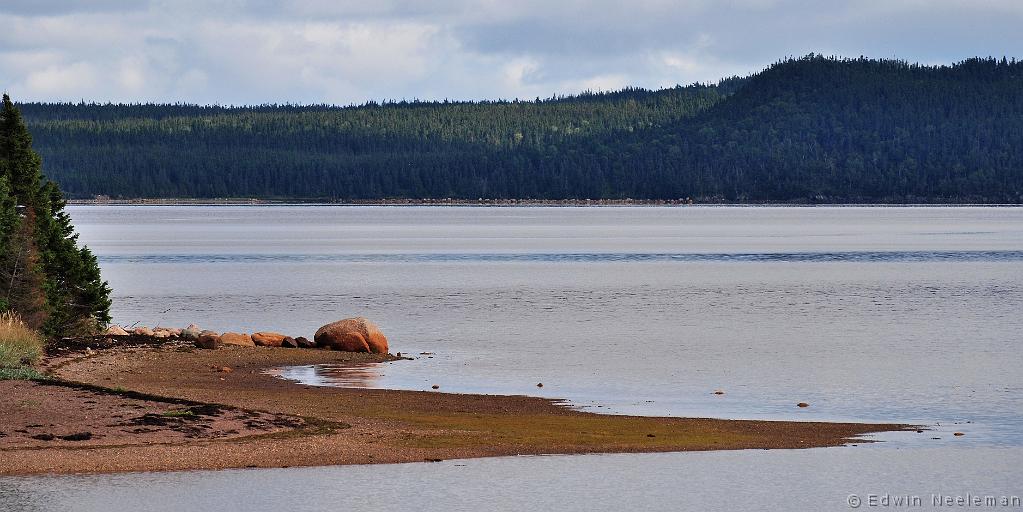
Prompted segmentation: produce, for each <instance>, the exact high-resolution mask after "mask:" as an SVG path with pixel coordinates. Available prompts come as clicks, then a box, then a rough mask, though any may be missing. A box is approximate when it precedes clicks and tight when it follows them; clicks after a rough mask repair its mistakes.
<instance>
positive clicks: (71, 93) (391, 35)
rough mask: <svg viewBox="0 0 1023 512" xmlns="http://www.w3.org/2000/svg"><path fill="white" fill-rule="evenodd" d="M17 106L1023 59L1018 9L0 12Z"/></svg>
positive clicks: (347, 97)
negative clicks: (840, 58) (813, 62)
mask: <svg viewBox="0 0 1023 512" xmlns="http://www.w3.org/2000/svg"><path fill="white" fill-rule="evenodd" d="M0 26H2V27H3V30H2V31H0V84H2V87H3V89H5V90H6V91H8V92H10V93H11V94H12V95H13V96H14V97H15V99H16V100H19V101H30V100H37V101H56V100H60V101H78V100H82V99H84V100H86V101H103V102H105V101H114V102H134V101H160V102H178V101H180V102H191V103H219V104H236V105H237V104H252V103H272V102H277V103H282V102H294V103H337V104H348V103H353V102H355V103H360V102H363V101H366V100H369V99H376V100H381V99H402V98H407V99H411V98H421V99H444V98H450V99H483V98H515V97H518V98H530V99H531V98H534V97H536V96H542V97H548V96H551V95H553V94H567V93H574V92H578V91H581V90H585V89H593V90H609V89H617V88H620V87H623V86H626V85H632V86H639V87H646V88H658V87H665V86H672V85H675V84H677V83H683V84H687V83H692V82H697V81H715V80H717V79H718V78H720V77H722V76H727V75H732V74H747V73H750V72H753V71H757V70H759V69H761V68H763V67H764V66H767V65H769V64H770V63H771V62H773V61H775V60H777V59H779V58H781V57H785V56H789V55H797V56H798V55H804V54H806V53H809V52H816V53H824V54H828V55H831V54H837V55H844V56H859V55H866V56H871V57H893V56H894V57H898V58H902V59H906V60H910V61H917V62H924V63H950V62H954V61H957V60H960V59H963V58H966V57H969V56H975V55H982V56H988V55H994V56H999V57H1000V56H1003V55H1006V56H1009V57H1013V56H1015V57H1017V58H1020V57H1023V29H1021V28H1020V27H1023V0H959V1H953V0H929V1H928V0H862V1H851V0H850V1H827V0H818V1H809V0H731V1H729V0H676V1H667V0H623V1H602V0H591V1H577V0H563V1H558V0H500V1H495V0H477V1H469V0H464V1H463V0H436V1H427V0H419V1H404V0H360V1H344V0H334V1H331V0H290V1H289V0H282V1H270V0H222V1H221V0H179V1H178V0H152V1H134V2H128V1H118V0H79V1H60V0H0Z"/></svg>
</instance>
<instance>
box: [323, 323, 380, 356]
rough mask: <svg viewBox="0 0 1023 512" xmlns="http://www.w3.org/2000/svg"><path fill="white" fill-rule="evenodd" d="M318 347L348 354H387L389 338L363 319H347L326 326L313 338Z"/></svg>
mask: <svg viewBox="0 0 1023 512" xmlns="http://www.w3.org/2000/svg"><path fill="white" fill-rule="evenodd" d="M313 339H314V340H315V341H316V346H317V347H329V348H332V349H334V350H344V351H348V352H373V353H375V354H386V353H387V337H386V336H384V334H383V333H382V332H380V329H378V328H377V326H376V325H374V324H373V323H372V322H370V321H369V320H366V319H365V318H363V317H357V318H346V319H344V320H339V321H337V322H334V323H332V324H327V325H324V326H323V327H320V328H319V329H318V330H317V331H316V335H315V336H314V337H313Z"/></svg>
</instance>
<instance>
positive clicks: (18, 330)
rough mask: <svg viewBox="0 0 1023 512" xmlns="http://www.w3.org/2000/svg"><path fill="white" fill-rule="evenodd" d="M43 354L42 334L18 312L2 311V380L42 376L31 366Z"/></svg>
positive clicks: (0, 361) (0, 316)
mask: <svg viewBox="0 0 1023 512" xmlns="http://www.w3.org/2000/svg"><path fill="white" fill-rule="evenodd" d="M42 355H43V338H42V336H40V335H39V333H37V332H35V331H33V330H32V329H30V328H29V327H28V326H27V325H25V323H24V322H22V321H21V318H19V317H18V315H17V314H15V313H13V312H11V311H5V312H3V313H0V380H11V379H37V378H40V377H42V375H41V374H40V373H39V372H37V371H36V370H34V369H32V368H31V365H32V364H34V363H35V362H36V361H38V360H39V358H40V357H41V356H42Z"/></svg>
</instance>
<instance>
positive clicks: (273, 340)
mask: <svg viewBox="0 0 1023 512" xmlns="http://www.w3.org/2000/svg"><path fill="white" fill-rule="evenodd" d="M284 338H287V336H285V335H283V334H281V333H279V332H254V333H252V342H253V343H255V344H256V346H257V347H279V346H281V343H283V342H284Z"/></svg>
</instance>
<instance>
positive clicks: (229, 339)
mask: <svg viewBox="0 0 1023 512" xmlns="http://www.w3.org/2000/svg"><path fill="white" fill-rule="evenodd" d="M220 342H221V343H223V344H224V345H234V346H237V347H255V346H256V344H255V343H253V341H252V337H251V336H249V335H248V334H244V333H237V332H225V333H224V334H221V335H220Z"/></svg>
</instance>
